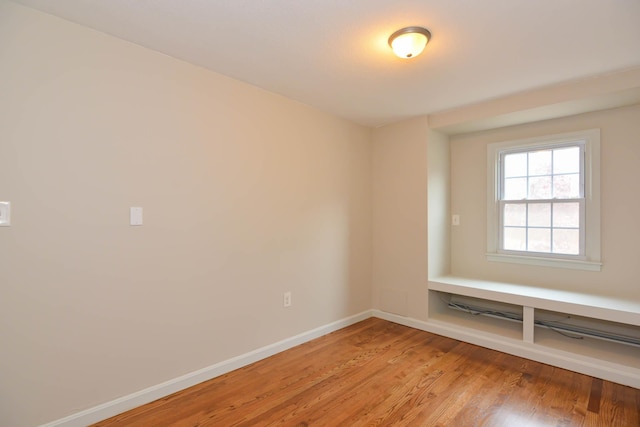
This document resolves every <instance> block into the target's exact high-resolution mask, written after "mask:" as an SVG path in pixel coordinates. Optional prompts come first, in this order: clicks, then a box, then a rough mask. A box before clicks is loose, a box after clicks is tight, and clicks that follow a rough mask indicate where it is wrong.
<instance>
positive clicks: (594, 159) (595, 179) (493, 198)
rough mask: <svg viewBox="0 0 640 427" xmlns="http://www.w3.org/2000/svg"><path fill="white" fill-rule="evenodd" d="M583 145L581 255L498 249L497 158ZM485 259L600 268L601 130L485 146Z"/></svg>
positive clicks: (580, 268)
mask: <svg viewBox="0 0 640 427" xmlns="http://www.w3.org/2000/svg"><path fill="white" fill-rule="evenodd" d="M571 144H573V145H576V144H584V162H583V173H582V178H583V179H584V200H583V201H582V202H581V203H584V209H582V210H581V211H582V212H583V214H584V218H581V221H583V222H581V225H582V224H584V227H582V226H581V230H583V231H584V235H582V236H581V239H580V240H581V244H583V245H584V247H583V248H581V253H582V254H581V255H580V256H576V255H562V254H547V253H544V254H541V253H534V252H531V253H530V252H516V251H502V250H500V245H499V242H500V239H501V234H502V224H501V215H500V209H501V206H502V201H501V200H500V194H499V192H500V187H501V185H500V176H501V174H502V172H501V170H500V168H501V162H500V157H501V153H503V152H505V151H513V150H521V151H534V150H538V149H545V148H547V149H548V148H560V147H561V146H563V145H564V146H566V145H571ZM487 260H489V261H495V262H507V263H516V264H528V265H538V266H545V267H559V268H570V269H577V270H588V271H600V270H601V268H602V263H601V262H600V129H588V130H584V131H578V132H569V133H563V134H557V135H549V136H542V137H538V138H527V139H519V140H513V141H504V142H497V143H493V144H489V145H488V146H487Z"/></svg>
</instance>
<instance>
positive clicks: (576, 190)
mask: <svg viewBox="0 0 640 427" xmlns="http://www.w3.org/2000/svg"><path fill="white" fill-rule="evenodd" d="M553 197H556V198H558V199H574V198H578V197H580V174H577V173H574V174H569V175H555V176H554V177H553Z"/></svg>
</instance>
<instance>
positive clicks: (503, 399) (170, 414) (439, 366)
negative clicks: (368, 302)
mask: <svg viewBox="0 0 640 427" xmlns="http://www.w3.org/2000/svg"><path fill="white" fill-rule="evenodd" d="M271 425H282V426H350V427H351V426H390V425H397V426H453V427H464V426H491V427H494V426H496V427H498V426H504V427H525V426H530V427H542V426H567V427H568V426H621V427H622V426H624V427H640V390H638V389H634V388H631V387H626V386H622V385H618V384H614V383H611V382H608V381H602V380H599V379H595V378H592V377H588V376H586V375H581V374H576V373H573V372H569V371H566V370H563V369H559V368H554V367H552V366H549V365H544V364H541V363H537V362H532V361H530V360H526V359H522V358H519V357H515V356H510V355H507V354H504V353H500V352H497V351H493V350H488V349H485V348H482V347H477V346H474V345H471V344H466V343H462V342H459V341H455V340H452V339H449V338H445V337H442V336H438V335H434V334H430V333H428V332H423V331H420V330H417V329H412V328H408V327H405V326H401V325H398V324H395V323H391V322H387V321H384V320H381V319H376V318H371V319H368V320H365V321H363V322H360V323H357V324H355V325H352V326H350V327H348V328H345V329H342V330H340V331H337V332H334V333H332V334H329V335H326V336H323V337H321V338H318V339H316V340H313V341H311V342H308V343H306V344H303V345H301V346H298V347H295V348H293V349H290V350H287V351H285V352H283V353H280V354H277V355H275V356H273V357H270V358H268V359H265V360H262V361H260V362H257V363H254V364H252V365H249V366H247V367H244V368H242V369H238V370H236V371H233V372H230V373H228V374H226V375H223V376H220V377H218V378H214V379H213V380H210V381H207V382H204V383H202V384H199V385H197V386H194V387H192V388H189V389H187V390H183V391H181V392H179V393H176V394H173V395H171V396H168V397H166V398H164V399H160V400H158V401H155V402H152V403H150V404H148V405H144V406H141V407H139V408H137V409H134V410H131V411H129V412H126V413H124V414H121V415H118V416H116V417H113V418H111V419H108V420H105V421H102V422H100V423H97V424H95V426H101V427H107V426H109V427H114V426H175V427H177V426H181V427H182V426H184V427H187V426H271Z"/></svg>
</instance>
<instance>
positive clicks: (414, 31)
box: [389, 27, 431, 58]
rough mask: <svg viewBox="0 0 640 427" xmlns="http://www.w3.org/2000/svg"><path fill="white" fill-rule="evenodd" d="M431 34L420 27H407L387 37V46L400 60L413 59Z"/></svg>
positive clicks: (422, 48)
mask: <svg viewBox="0 0 640 427" xmlns="http://www.w3.org/2000/svg"><path fill="white" fill-rule="evenodd" d="M430 38H431V33H430V32H429V30H427V29H426V28H422V27H407V28H403V29H401V30H398V31H396V32H395V33H393V34H392V35H391V37H389V46H391V48H392V49H393V52H394V53H395V54H396V55H397V56H398V57H400V58H414V57H416V56H418V55H420V53H421V52H422V51H423V50H424V48H425V46H426V45H427V42H428V41H429V39H430Z"/></svg>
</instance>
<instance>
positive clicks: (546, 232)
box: [529, 228, 551, 252]
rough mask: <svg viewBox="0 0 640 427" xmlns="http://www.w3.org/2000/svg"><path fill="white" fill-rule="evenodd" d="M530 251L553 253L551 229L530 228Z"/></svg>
mask: <svg viewBox="0 0 640 427" xmlns="http://www.w3.org/2000/svg"><path fill="white" fill-rule="evenodd" d="M529 250H530V251H533V252H551V229H549V228H530V229H529Z"/></svg>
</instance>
